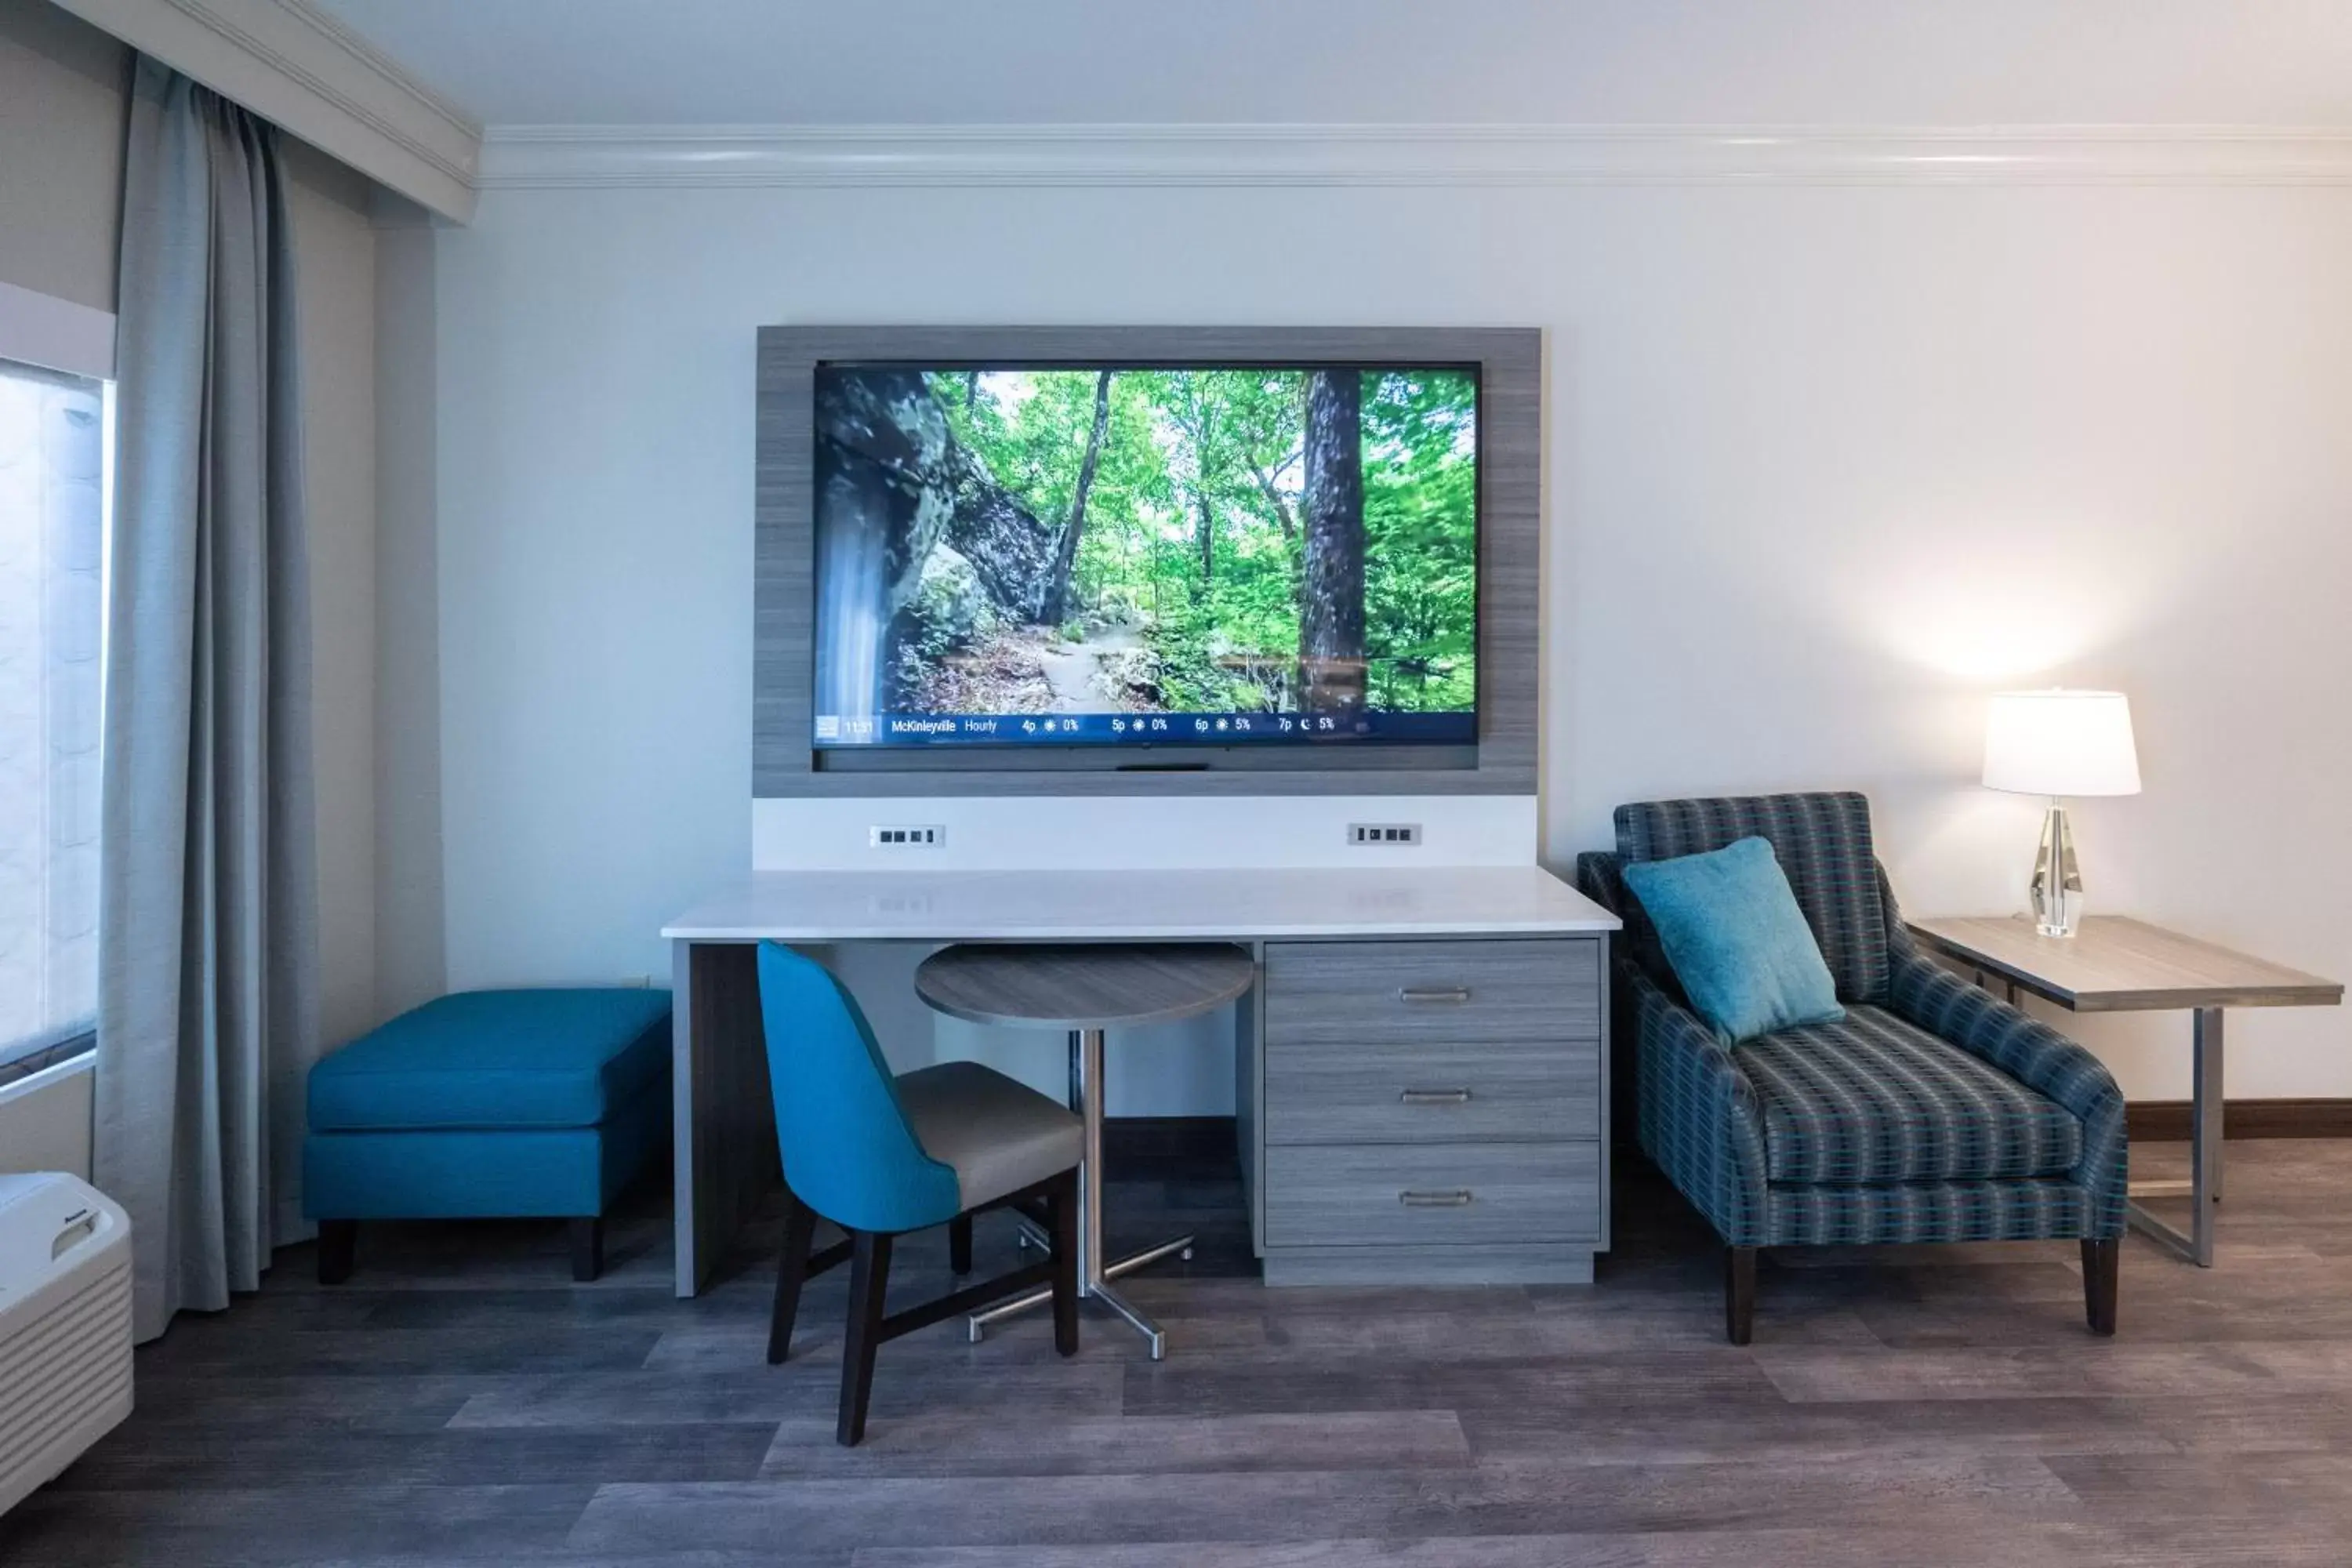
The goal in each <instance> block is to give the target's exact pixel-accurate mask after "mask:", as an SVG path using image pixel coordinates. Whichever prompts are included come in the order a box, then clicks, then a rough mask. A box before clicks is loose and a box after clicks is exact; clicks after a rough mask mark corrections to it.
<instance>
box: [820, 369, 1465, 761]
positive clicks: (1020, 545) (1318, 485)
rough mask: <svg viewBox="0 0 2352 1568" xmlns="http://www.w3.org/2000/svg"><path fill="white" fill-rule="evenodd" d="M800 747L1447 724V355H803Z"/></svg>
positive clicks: (1413, 731) (1347, 734) (1450, 499)
mask: <svg viewBox="0 0 2352 1568" xmlns="http://www.w3.org/2000/svg"><path fill="white" fill-rule="evenodd" d="M815 411H816V432H815V434H816V450H815V482H816V489H815V525H816V526H815V531H816V595H817V603H816V628H817V638H816V692H815V699H816V700H815V705H814V714H815V723H814V729H815V733H814V742H815V743H816V744H817V745H818V746H820V747H835V746H842V747H848V746H877V745H878V746H907V745H917V746H924V745H940V744H966V745H969V744H1037V743H1048V744H1053V743H1059V744H1071V743H1082V744H1095V743H1105V744H1123V745H1136V744H1141V745H1147V746H1148V745H1153V744H1171V745H1186V746H1197V745H1243V744H1258V743H1265V742H1275V743H1279V742H1292V743H1297V742H1326V741H1329V742H1339V741H1358V742H1360V741H1367V740H1370V741H1382V742H1442V743H1454V744H1460V743H1465V742H1470V741H1473V740H1475V734H1476V702H1477V686H1478V681H1477V662H1476V656H1477V620H1478V616H1477V591H1478V562H1477V554H1478V550H1477V512H1478V482H1477V472H1478V470H1477V429H1478V382H1477V376H1476V374H1475V371H1473V370H1469V369H1463V368H1438V367H1430V368H1413V367H1405V368H1399V367H1394V366H1380V367H1360V366H1353V365H1328V366H1326V365H1318V366H1308V367H1301V368H1138V367H1105V368H1080V369H1073V368H1053V369H1020V368H980V369H970V368H959V369H940V370H927V369H919V368H908V367H902V366H896V365H890V366H881V365H865V366H823V367H820V368H819V370H818V372H817V375H816V386H815Z"/></svg>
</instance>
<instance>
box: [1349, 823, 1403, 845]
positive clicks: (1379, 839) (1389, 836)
mask: <svg viewBox="0 0 2352 1568" xmlns="http://www.w3.org/2000/svg"><path fill="white" fill-rule="evenodd" d="M1348 842H1349V843H1350V844H1360V845H1374V844H1378V845H1381V846H1384V847H1385V846H1387V845H1391V844H1395V845H1406V844H1418V843H1420V842H1421V824H1420V823H1418V822H1351V823H1349V824H1348Z"/></svg>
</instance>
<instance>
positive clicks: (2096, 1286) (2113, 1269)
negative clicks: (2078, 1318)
mask: <svg viewBox="0 0 2352 1568" xmlns="http://www.w3.org/2000/svg"><path fill="white" fill-rule="evenodd" d="M2123 1257H2124V1244H2123V1240H2122V1238H2121V1237H2110V1238H2109V1239H2107V1240H2105V1241H2093V1240H2092V1239H2091V1238H2090V1237H2084V1238H2083V1315H2084V1317H2086V1318H2088V1319H2089V1320H2090V1321H2091V1331H2092V1332H2093V1333H2095V1334H2100V1335H2107V1334H2112V1333H2114V1332H2115V1331H2116V1285H2117V1283H2118V1282H2119V1280H2118V1277H2119V1276H2120V1275H2121V1273H2122V1271H2123Z"/></svg>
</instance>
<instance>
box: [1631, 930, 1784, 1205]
mask: <svg viewBox="0 0 2352 1568" xmlns="http://www.w3.org/2000/svg"><path fill="white" fill-rule="evenodd" d="M1617 973H1618V982H1619V984H1620V985H1621V986H1622V990H1621V991H1620V992H1619V995H1620V996H1621V997H1622V999H1623V1001H1622V1006H1623V1007H1624V1011H1625V1013H1626V1016H1627V1018H1628V1022H1629V1023H1630V1024H1631V1026H1632V1027H1633V1039H1634V1057H1635V1060H1636V1064H1637V1065H1636V1068H1635V1074H1636V1079H1637V1081H1638V1083H1639V1086H1640V1087H1639V1097H1640V1114H1639V1123H1638V1125H1639V1129H1640V1134H1641V1140H1642V1148H1643V1151H1644V1152H1647V1153H1648V1154H1649V1156H1650V1158H1651V1159H1652V1160H1654V1161H1655V1162H1656V1163H1657V1165H1658V1168H1659V1169H1660V1170H1662V1171H1664V1172H1665V1173H1666V1176H1667V1179H1668V1180H1670V1181H1672V1182H1673V1183H1674V1184H1675V1187H1676V1188H1678V1189H1679V1190H1680V1191H1681V1193H1682V1194H1683V1196H1685V1197H1686V1198H1688V1199H1689V1200H1690V1201H1691V1203H1692V1205H1694V1206H1696V1208H1697V1209H1698V1211H1699V1213H1701V1214H1702V1215H1706V1219H1707V1222H1708V1223H1709V1224H1711V1225H1713V1226H1715V1228H1716V1230H1717V1233H1718V1234H1720V1235H1721V1236H1722V1237H1723V1239H1724V1241H1725V1242H1726V1243H1727V1245H1729V1246H1732V1247H1761V1246H1763V1245H1764V1244H1765V1239H1766V1238H1765V1235H1764V1227H1765V1221H1766V1214H1765V1203H1764V1187H1765V1182H1766V1173H1767V1170H1768V1166H1767V1165H1766V1163H1765V1158H1764V1112H1763V1109H1762V1107H1761V1106H1760V1105H1759V1103H1758V1101H1757V1099H1756V1086H1755V1085H1754V1084H1752V1083H1750V1082H1748V1075H1747V1074H1746V1073H1744V1072H1742V1071H1740V1070H1739V1065H1738V1063H1737V1062H1735V1061H1734V1060H1732V1057H1731V1053H1730V1052H1729V1051H1728V1050H1726V1049H1725V1048H1724V1047H1723V1046H1722V1044H1721V1043H1720V1042H1718V1041H1717V1039H1716V1037H1715V1035H1714V1033H1713V1032H1712V1031H1711V1030H1709V1029H1708V1028H1707V1027H1706V1025H1704V1024H1702V1023H1700V1022H1699V1021H1698V1020H1697V1019H1696V1018H1695V1017H1693V1016H1691V1015H1690V1014H1689V1013H1688V1012H1686V1011H1685V1010H1684V1009H1683V1008H1682V1007H1680V1006H1679V1005H1676V1004H1675V1003H1674V1002H1673V1001H1672V1000H1670V999H1669V998H1668V997H1667V995H1666V994H1665V992H1664V990H1662V989H1660V987H1659V986H1658V984H1657V983H1656V982H1655V981H1654V980H1652V979H1651V978H1650V977H1649V976H1648V975H1646V974H1644V973H1642V970H1641V967H1640V966H1639V965H1638V964H1635V963H1632V962H1631V961H1622V962H1621V963H1619V964H1618V966H1617Z"/></svg>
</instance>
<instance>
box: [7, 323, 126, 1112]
mask: <svg viewBox="0 0 2352 1568" xmlns="http://www.w3.org/2000/svg"><path fill="white" fill-rule="evenodd" d="M105 440H106V389H105V387H104V385H103V384H100V383H99V382H95V381H89V380H86V379H84V378H82V377H79V376H71V375H63V374H57V373H55V372H51V371H46V370H37V369H35V368H33V367H32V366H29V365H20V364H13V363H8V362H6V361H0V1067H5V1065H6V1064H7V1063H9V1062H10V1061H12V1060H16V1059H18V1058H23V1057H25V1056H26V1055H28V1054H30V1053H32V1052H34V1051H38V1050H42V1049H45V1048H47V1047H50V1046H53V1045H57V1044H59V1043H61V1042H63V1041H65V1040H68V1039H70V1038H72V1037H75V1036H77V1035H81V1034H85V1033H87V1032H88V1031H89V1028H90V1026H91V1022H92V1019H93V1017H94V1016H95V1014H96V1012H97V1005H98V754H99V748H98V736H99V723H98V697H99V631H100V625H101V624H102V623H101V615H102V605H101V603H100V571H101V568H102V566H103V563H104V549H105V492H106V468H105Z"/></svg>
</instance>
